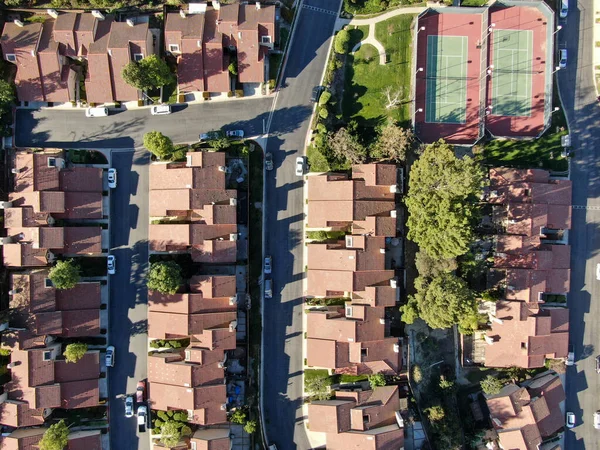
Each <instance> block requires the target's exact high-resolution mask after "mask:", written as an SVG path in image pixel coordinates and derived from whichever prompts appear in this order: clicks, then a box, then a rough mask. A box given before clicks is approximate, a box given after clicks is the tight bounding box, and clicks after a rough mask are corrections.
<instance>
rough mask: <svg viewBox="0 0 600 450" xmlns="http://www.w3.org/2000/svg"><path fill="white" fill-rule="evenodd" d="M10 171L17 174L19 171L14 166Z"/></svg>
mask: <svg viewBox="0 0 600 450" xmlns="http://www.w3.org/2000/svg"><path fill="white" fill-rule="evenodd" d="M10 173H14V174H17V173H19V169H15V168H13V169H10Z"/></svg>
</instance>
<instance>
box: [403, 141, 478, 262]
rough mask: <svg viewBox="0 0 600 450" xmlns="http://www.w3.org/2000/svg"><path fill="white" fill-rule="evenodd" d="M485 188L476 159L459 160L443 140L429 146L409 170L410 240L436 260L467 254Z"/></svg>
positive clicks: (407, 204) (408, 222)
mask: <svg viewBox="0 0 600 450" xmlns="http://www.w3.org/2000/svg"><path fill="white" fill-rule="evenodd" d="M483 185H484V177H483V171H482V169H481V168H480V167H479V165H478V164H477V163H476V162H475V161H474V160H473V159H471V158H469V157H464V158H463V159H458V158H457V157H456V156H455V155H454V152H453V148H452V146H450V145H447V144H446V143H444V142H443V141H438V142H435V143H433V144H430V145H428V146H427V147H426V149H425V151H424V152H423V154H422V155H421V157H420V158H419V159H418V160H417V161H416V162H415V163H414V164H413V166H412V168H411V171H410V181H409V190H408V195H407V196H406V200H405V201H406V206H407V207H408V213H409V216H408V220H407V225H408V228H409V232H408V238H409V239H410V240H412V241H413V242H415V243H417V244H418V245H419V247H420V248H421V250H424V251H426V252H427V253H428V254H429V255H430V256H431V257H433V258H441V259H448V258H455V257H457V256H459V255H462V254H464V253H466V252H467V251H468V249H469V244H470V243H471V241H472V239H473V223H474V221H475V216H476V213H477V208H478V206H477V202H478V200H479V197H480V195H481V192H482V189H483Z"/></svg>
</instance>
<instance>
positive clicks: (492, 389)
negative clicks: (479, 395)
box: [479, 375, 504, 395]
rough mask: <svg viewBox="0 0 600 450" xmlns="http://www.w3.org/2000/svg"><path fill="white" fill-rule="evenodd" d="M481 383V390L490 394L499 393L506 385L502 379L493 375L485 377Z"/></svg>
mask: <svg viewBox="0 0 600 450" xmlns="http://www.w3.org/2000/svg"><path fill="white" fill-rule="evenodd" d="M479 384H480V385H481V390H482V391H483V392H485V393H486V394H488V395H496V394H498V393H499V392H500V391H501V390H502V387H503V386H504V383H502V381H500V380H499V379H498V378H496V377H494V376H492V375H488V376H487V377H485V378H484V379H483V380H481V382H480V383H479Z"/></svg>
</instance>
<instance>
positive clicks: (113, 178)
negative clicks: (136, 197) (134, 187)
mask: <svg viewBox="0 0 600 450" xmlns="http://www.w3.org/2000/svg"><path fill="white" fill-rule="evenodd" d="M108 187H109V188H111V189H115V188H116V187H117V169H108Z"/></svg>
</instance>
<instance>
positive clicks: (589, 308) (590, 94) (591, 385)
mask: <svg viewBox="0 0 600 450" xmlns="http://www.w3.org/2000/svg"><path fill="white" fill-rule="evenodd" d="M595 16H596V15H595V13H594V8H593V0H579V1H578V2H572V4H571V5H570V11H569V16H568V18H567V21H566V23H563V25H564V28H563V29H562V30H561V31H560V32H559V35H558V43H559V47H564V46H565V45H566V48H567V53H568V57H569V61H568V67H567V69H566V70H560V71H559V72H558V80H559V85H560V92H561V96H562V99H563V102H564V106H565V111H566V113H567V116H568V118H569V124H570V130H571V136H572V142H573V149H574V151H575V157H574V158H573V160H572V165H571V179H572V180H573V205H576V207H575V208H574V209H573V220H572V227H571V228H572V231H571V233H570V239H569V240H570V243H571V292H570V294H569V309H570V341H571V343H572V344H574V346H575V359H576V363H575V365H574V366H572V367H570V368H568V371H567V386H566V392H567V402H566V409H567V411H572V412H574V413H575V416H576V419H577V424H578V425H577V426H576V427H575V428H574V429H572V430H569V431H567V432H566V441H565V442H566V448H567V449H568V450H573V449H584V448H585V449H590V450H592V449H594V450H595V449H598V448H600V431H598V430H595V429H594V426H593V414H594V411H596V410H598V409H600V398H599V396H598V395H599V393H600V375H598V374H596V370H595V360H594V359H595V356H596V355H597V354H600V321H599V318H600V303H599V302H600V281H597V280H596V277H595V271H596V264H598V263H600V255H599V249H600V232H599V230H598V227H599V226H600V199H599V198H598V197H599V195H600V166H599V164H600V153H599V152H600V129H599V128H598V126H599V124H600V105H598V103H597V102H596V92H595V90H594V76H593V62H592V53H593V51H594V45H595V44H594V39H593V36H592V26H593V23H594V20H595ZM581 207H584V208H581ZM594 208H596V209H594Z"/></svg>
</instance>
